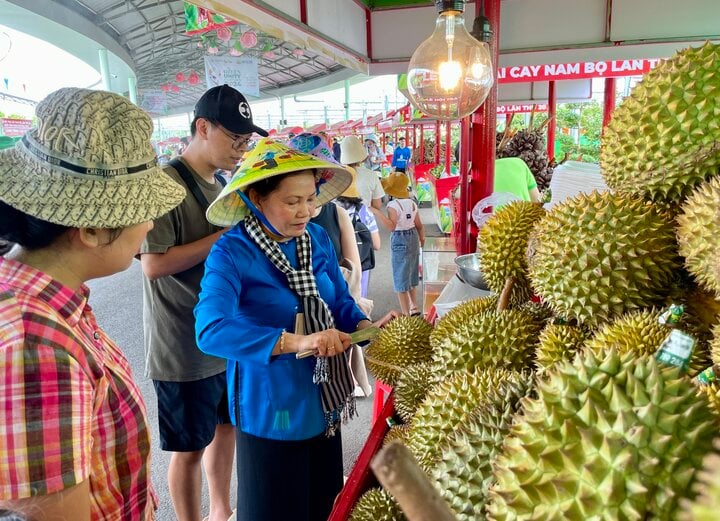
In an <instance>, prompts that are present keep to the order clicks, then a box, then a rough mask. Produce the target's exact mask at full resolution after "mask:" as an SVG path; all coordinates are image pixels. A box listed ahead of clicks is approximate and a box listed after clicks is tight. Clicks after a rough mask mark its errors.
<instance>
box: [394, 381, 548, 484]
mask: <svg viewBox="0 0 720 521" xmlns="http://www.w3.org/2000/svg"><path fill="white" fill-rule="evenodd" d="M533 383H534V379H533V375H532V374H531V373H529V372H520V371H508V370H505V369H485V370H478V371H472V372H465V371H463V372H458V373H455V374H453V375H452V376H451V377H449V378H447V379H445V380H443V381H442V382H440V383H439V384H437V385H435V386H434V387H432V388H431V389H430V391H428V394H427V396H425V399H424V400H423V402H422V403H421V404H420V406H419V407H418V410H417V411H416V412H415V416H413V421H412V424H411V425H410V433H409V435H408V439H407V446H408V447H409V448H410V450H411V451H412V453H413V455H414V456H415V458H416V459H417V460H418V462H419V463H420V465H421V466H422V467H423V468H424V469H425V470H429V469H430V468H431V463H432V462H433V461H434V460H435V459H436V458H437V457H438V454H439V453H438V451H439V449H440V447H439V445H440V442H441V441H442V440H445V439H447V438H448V436H450V435H451V434H452V433H453V432H454V431H455V430H456V429H457V428H458V427H459V426H461V425H464V424H465V422H466V421H467V418H468V416H469V415H470V414H471V413H472V412H473V411H475V410H478V409H497V410H504V409H505V408H506V407H511V408H514V407H515V406H516V404H517V403H518V401H519V399H520V398H521V397H522V396H525V395H526V394H527V393H528V392H529V391H530V389H531V388H532V385H533Z"/></svg>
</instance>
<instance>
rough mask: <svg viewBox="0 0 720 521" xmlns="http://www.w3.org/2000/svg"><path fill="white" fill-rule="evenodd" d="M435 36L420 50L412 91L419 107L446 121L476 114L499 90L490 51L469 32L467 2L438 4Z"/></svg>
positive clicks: (411, 70)
mask: <svg viewBox="0 0 720 521" xmlns="http://www.w3.org/2000/svg"><path fill="white" fill-rule="evenodd" d="M435 7H436V8H437V11H438V13H439V14H438V17H437V20H436V21H435V31H433V33H432V35H431V36H430V38H428V39H427V40H425V41H424V42H423V43H421V44H420V46H419V47H418V48H417V49H416V50H415V52H414V53H413V55H412V58H410V65H409V66H408V74H407V86H408V92H409V95H410V100H411V101H412V102H413V105H415V107H416V108H418V109H420V110H421V111H422V112H424V113H425V114H427V115H429V116H435V117H437V118H440V119H444V120H448V119H459V118H462V117H465V116H467V115H468V114H471V113H472V112H474V111H475V109H477V108H478V107H479V106H480V105H482V103H483V102H484V101H485V98H487V95H488V93H489V92H490V89H491V88H492V85H493V68H492V58H491V57H490V50H489V49H488V46H487V44H486V43H484V42H481V41H479V40H477V39H476V38H474V37H473V36H472V35H471V34H470V33H468V31H467V29H466V28H465V20H464V19H463V11H464V10H465V1H464V0H435Z"/></svg>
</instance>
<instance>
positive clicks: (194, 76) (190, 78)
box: [188, 71, 200, 85]
mask: <svg viewBox="0 0 720 521" xmlns="http://www.w3.org/2000/svg"><path fill="white" fill-rule="evenodd" d="M188 83H189V84H190V85H197V84H198V83H200V76H198V75H197V72H195V71H193V72H191V73H190V76H188Z"/></svg>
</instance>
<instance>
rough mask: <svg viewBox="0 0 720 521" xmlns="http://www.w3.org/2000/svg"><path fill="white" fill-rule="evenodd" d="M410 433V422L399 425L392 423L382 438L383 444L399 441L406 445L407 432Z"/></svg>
mask: <svg viewBox="0 0 720 521" xmlns="http://www.w3.org/2000/svg"><path fill="white" fill-rule="evenodd" d="M409 433H410V424H408V423H402V424H400V425H392V426H391V427H390V430H388V432H387V434H386V435H385V437H384V438H383V446H385V445H387V444H388V443H390V442H392V441H399V442H401V443H403V444H406V445H407V438H408V434H409Z"/></svg>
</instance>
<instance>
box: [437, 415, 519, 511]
mask: <svg viewBox="0 0 720 521" xmlns="http://www.w3.org/2000/svg"><path fill="white" fill-rule="evenodd" d="M514 414H515V407H507V408H505V409H499V408H497V409H496V408H492V407H489V408H486V409H479V410H476V411H475V412H473V413H472V414H471V415H470V417H469V418H468V419H467V421H466V422H465V424H464V425H463V426H462V427H461V428H460V429H458V430H457V431H456V432H455V433H454V434H452V435H451V436H450V438H449V439H448V440H447V441H446V442H444V443H443V445H442V447H441V448H440V457H439V459H438V461H437V462H436V464H435V465H434V466H433V468H432V470H431V472H430V477H431V479H432V481H433V482H434V484H435V487H436V488H437V490H438V491H439V492H440V495H441V496H442V497H443V498H444V499H445V501H446V502H447V504H448V505H449V506H450V508H451V509H452V510H453V512H454V513H455V516H456V517H457V519H458V521H480V520H482V519H485V514H484V509H485V501H486V496H487V490H488V487H489V486H490V483H492V481H493V474H492V465H491V463H492V460H493V459H494V458H495V455H496V454H497V452H498V450H499V449H500V446H501V445H502V441H503V438H504V437H505V435H506V434H507V433H508V431H509V430H510V425H511V421H512V418H513V416H514Z"/></svg>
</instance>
